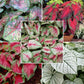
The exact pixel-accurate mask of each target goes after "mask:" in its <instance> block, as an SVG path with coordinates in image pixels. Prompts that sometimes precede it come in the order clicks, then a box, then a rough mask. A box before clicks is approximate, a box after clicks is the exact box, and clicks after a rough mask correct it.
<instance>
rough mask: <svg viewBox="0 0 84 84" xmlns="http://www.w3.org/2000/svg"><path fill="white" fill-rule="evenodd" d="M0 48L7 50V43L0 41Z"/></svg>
mask: <svg viewBox="0 0 84 84" xmlns="http://www.w3.org/2000/svg"><path fill="white" fill-rule="evenodd" d="M1 49H4V50H6V51H8V50H9V43H8V42H2V43H0V50H1Z"/></svg>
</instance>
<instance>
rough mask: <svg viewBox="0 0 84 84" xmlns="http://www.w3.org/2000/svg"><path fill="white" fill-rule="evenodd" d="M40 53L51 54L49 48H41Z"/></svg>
mask: <svg viewBox="0 0 84 84" xmlns="http://www.w3.org/2000/svg"><path fill="white" fill-rule="evenodd" d="M42 51H43V52H46V53H50V52H51V50H50V48H49V47H43V49H42Z"/></svg>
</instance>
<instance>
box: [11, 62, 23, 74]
mask: <svg viewBox="0 0 84 84" xmlns="http://www.w3.org/2000/svg"><path fill="white" fill-rule="evenodd" d="M11 69H12V71H13V72H15V73H17V74H22V67H21V66H19V65H18V61H15V62H13V64H12V66H11Z"/></svg>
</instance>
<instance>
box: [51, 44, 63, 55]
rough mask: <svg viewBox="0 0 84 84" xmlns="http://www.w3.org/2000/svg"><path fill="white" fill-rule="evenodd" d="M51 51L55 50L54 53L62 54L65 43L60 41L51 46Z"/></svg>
mask: <svg viewBox="0 0 84 84" xmlns="http://www.w3.org/2000/svg"><path fill="white" fill-rule="evenodd" d="M51 51H52V52H53V54H54V55H56V54H58V53H59V54H60V53H62V52H63V44H62V43H58V44H57V45H56V46H55V47H53V48H51Z"/></svg>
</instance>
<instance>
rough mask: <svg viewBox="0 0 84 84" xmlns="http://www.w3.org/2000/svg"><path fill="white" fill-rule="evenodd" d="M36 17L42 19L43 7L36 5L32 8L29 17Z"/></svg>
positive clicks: (32, 18)
mask: <svg viewBox="0 0 84 84" xmlns="http://www.w3.org/2000/svg"><path fill="white" fill-rule="evenodd" d="M36 18H39V20H41V18H42V15H41V8H39V7H36V6H34V7H33V8H31V9H30V14H29V19H30V20H34V19H36Z"/></svg>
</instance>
